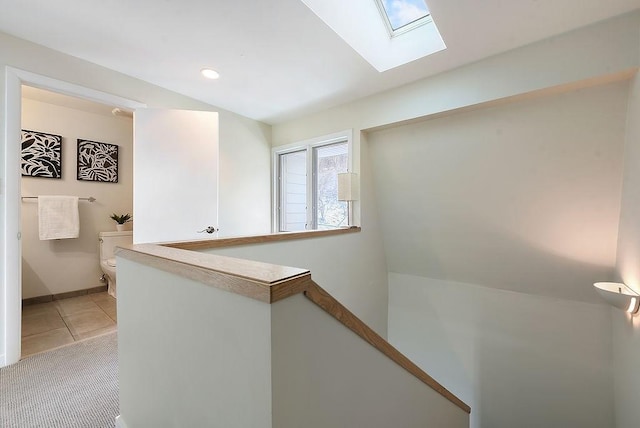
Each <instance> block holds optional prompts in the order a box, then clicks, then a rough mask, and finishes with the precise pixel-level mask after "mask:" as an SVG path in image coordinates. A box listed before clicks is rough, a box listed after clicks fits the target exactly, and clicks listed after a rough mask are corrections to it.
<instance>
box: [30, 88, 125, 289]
mask: <svg viewBox="0 0 640 428" xmlns="http://www.w3.org/2000/svg"><path fill="white" fill-rule="evenodd" d="M22 127H23V128H24V129H29V130H35V131H41V132H46V133H50V134H56V135H61V136H62V138H63V140H62V146H63V147H62V166H63V172H62V178H61V179H59V180H58V179H47V178H37V177H22V194H23V195H25V196H27V195H28V196H37V195H75V196H79V197H89V196H93V197H94V198H96V199H97V200H96V201H95V202H93V203H89V202H86V201H80V203H79V210H80V237H79V238H78V239H68V240H54V241H40V240H39V238H38V214H37V213H38V209H37V208H38V203H37V200H35V199H33V200H24V201H23V202H22V298H23V299H26V298H29V297H36V296H43V295H50V294H58V293H64V292H68V291H74V290H82V289H87V288H92V287H97V286H100V285H104V284H102V283H101V282H100V281H99V280H98V279H99V278H100V276H101V275H102V272H101V270H100V265H99V253H98V233H99V232H100V231H112V230H115V222H114V221H113V220H111V219H110V218H109V216H110V215H111V214H112V213H119V214H124V213H132V212H133V206H132V205H133V204H132V192H133V150H132V149H133V124H132V121H131V119H129V118H123V117H115V116H113V115H111V114H109V115H106V114H98V113H91V112H85V111H81V110H76V109H73V108H67V107H62V106H59V105H54V104H49V103H46V102H40V101H35V100H32V99H27V98H23V100H22ZM78 138H82V139H87V140H93V141H100V142H104V143H109V144H115V145H117V146H118V157H119V162H118V183H98V182H92V181H78V180H76V158H77V152H76V150H77V141H76V140H77V139H78Z"/></svg>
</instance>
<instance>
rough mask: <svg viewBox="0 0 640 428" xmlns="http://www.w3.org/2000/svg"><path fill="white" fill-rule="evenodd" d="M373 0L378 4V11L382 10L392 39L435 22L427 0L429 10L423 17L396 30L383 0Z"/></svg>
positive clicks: (382, 15)
mask: <svg viewBox="0 0 640 428" xmlns="http://www.w3.org/2000/svg"><path fill="white" fill-rule="evenodd" d="M373 1H374V3H375V4H376V6H378V11H379V12H380V15H381V17H382V20H383V21H384V24H385V27H387V31H388V32H389V37H390V38H392V39H393V38H394V37H397V36H400V35H402V34H405V33H407V32H409V31H411V30H414V29H416V28H418V27H421V26H423V25H427V24H431V23H433V18H431V10H429V6H428V5H426V2H425V5H426V6H427V11H428V13H427V14H426V15H425V16H423V17H422V18H418V19H416V20H415V21H411V22H409V23H407V24H405V25H403V26H401V27H398V28H397V29H395V30H394V29H393V25H391V19H390V18H389V14H388V13H387V10H386V8H385V7H384V4H383V3H382V0H373Z"/></svg>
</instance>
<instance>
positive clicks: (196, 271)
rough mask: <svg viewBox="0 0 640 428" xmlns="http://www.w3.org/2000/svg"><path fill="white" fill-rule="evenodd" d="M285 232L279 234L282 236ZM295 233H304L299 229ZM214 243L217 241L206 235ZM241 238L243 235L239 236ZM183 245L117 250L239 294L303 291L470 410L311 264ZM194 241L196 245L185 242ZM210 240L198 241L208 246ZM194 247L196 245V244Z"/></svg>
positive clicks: (275, 296) (275, 295)
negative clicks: (341, 298) (328, 286)
mask: <svg viewBox="0 0 640 428" xmlns="http://www.w3.org/2000/svg"><path fill="white" fill-rule="evenodd" d="M279 239H280V238H277V240H279ZM295 239H300V237H299V236H298V235H297V234H296V237H295ZM207 242H209V243H211V242H212V241H207ZM234 244H238V241H234ZM178 246H179V245H177V244H175V243H174V244H171V245H167V246H164V245H154V244H142V245H132V246H128V247H125V248H119V249H118V250H117V253H116V254H117V256H120V257H124V258H126V259H130V260H133V261H136V262H139V263H143V264H146V265H149V266H152V267H155V268H157V269H160V270H163V271H166V272H170V273H174V274H177V275H180V276H183V277H186V278H190V279H193V280H196V281H199V282H201V283H203V284H207V285H210V286H213V287H216V288H220V289H223V290H226V291H229V292H233V293H236V294H240V295H243V296H246V297H250V298H252V299H256V300H259V301H262V302H265V303H274V302H276V301H279V300H282V299H286V298H287V297H290V296H293V295H296V294H299V293H303V294H304V296H305V297H306V298H307V299H309V300H310V301H311V302H313V303H314V304H316V305H317V306H319V307H320V308H321V309H323V310H324V311H325V312H327V313H328V314H329V315H331V316H332V317H333V318H335V319H336V320H338V321H339V322H340V323H342V324H343V325H344V326H346V327H347V328H349V329H350V330H351V331H352V332H354V333H355V334H357V335H358V336H360V337H361V338H362V339H363V340H365V341H366V342H368V343H369V344H370V345H371V346H373V347H374V348H376V349H377V350H378V351H380V352H381V353H383V354H384V355H385V356H387V357H388V358H390V359H391V360H392V361H394V362H395V363H396V364H398V365H399V366H400V367H402V368H403V369H405V370H406V371H407V372H409V373H410V374H412V375H413V376H415V377H416V378H418V379H419V380H420V381H421V382H423V383H424V384H426V385H427V386H429V387H430V388H431V389H433V390H434V391H436V392H437V393H439V394H440V395H441V396H443V397H444V398H446V399H447V400H449V401H450V402H451V403H453V404H455V405H456V406H457V407H459V408H460V409H462V410H464V411H465V412H467V413H471V408H470V407H469V406H468V405H467V404H466V403H464V402H463V401H462V400H460V399H459V398H458V397H456V396H455V395H454V394H452V393H451V392H450V391H449V390H447V389H446V388H445V387H444V386H442V385H441V384H440V383H438V382H437V381H436V380H435V379H433V378H432V377H431V376H429V375H428V374H427V373H425V372H424V371H423V370H422V369H420V368H419V367H418V366H417V365H416V364H414V363H413V362H412V361H411V360H409V359H408V358H407V357H406V356H404V355H403V354H402V353H401V352H400V351H398V350H397V349H396V348H394V347H393V346H392V345H391V344H389V343H388V342H387V341H386V340H385V339H383V338H382V337H381V336H380V335H378V334H377V333H376V332H375V331H373V330H372V329H371V328H370V327H369V326H367V325H366V324H365V323H364V322H363V321H361V320H360V319H359V318H358V317H356V316H355V315H354V314H353V313H351V312H350V311H349V310H348V309H347V308H346V307H344V306H343V305H342V304H341V303H340V302H338V301H337V300H336V299H334V298H333V297H332V296H331V295H330V294H329V293H327V292H326V291H325V290H323V289H322V288H321V287H320V286H318V285H317V284H316V283H315V282H314V281H313V280H312V279H311V273H310V272H309V270H305V269H299V268H293V267H287V266H279V265H273V264H269V263H261V262H255V261H250V260H245V259H238V258H232V257H224V256H218V255H214V254H207V253H200V252H196V251H191V250H186V249H180V248H176V247H178ZM186 246H187V247H191V245H186ZM204 246H205V245H204V244H202V245H197V246H194V247H197V248H200V249H201V248H203V247H204ZM191 248H193V247H191Z"/></svg>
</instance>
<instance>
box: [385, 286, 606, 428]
mask: <svg viewBox="0 0 640 428" xmlns="http://www.w3.org/2000/svg"><path fill="white" fill-rule="evenodd" d="M610 332H611V314H610V310H609V308H608V307H607V306H605V305H595V304H589V303H581V302H572V301H568V300H562V299H555V298H549V297H543V296H532V295H528V294H523V293H515V292H510V291H502V290H495V289H491V288H485V287H479V286H474V285H469V284H462V283H455V282H449V281H440V280H432V279H428V278H421V277H417V276H410V275H401V274H395V273H391V274H389V337H390V342H391V344H392V345H394V346H396V347H397V348H398V349H399V350H400V351H401V352H403V353H404V354H405V355H407V356H408V357H409V358H410V359H412V360H413V361H414V362H416V364H418V365H419V366H420V367H421V368H422V369H423V370H425V371H426V372H427V373H429V374H430V375H431V376H433V377H434V378H435V379H436V380H437V381H439V382H441V383H442V384H443V385H444V386H445V387H446V388H448V389H449V390H450V391H451V392H453V393H454V394H456V395H457V396H458V397H460V399H462V400H463V401H465V402H466V403H467V404H469V405H470V406H471V409H472V410H471V427H473V428H480V427H490V428H511V427H521V428H529V427H530V428H538V427H580V428H589V427H592V428H605V427H612V426H613V425H614V412H613V378H612V366H611V364H612V351H611V348H612V343H611V335H610Z"/></svg>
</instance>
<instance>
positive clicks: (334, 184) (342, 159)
mask: <svg viewBox="0 0 640 428" xmlns="http://www.w3.org/2000/svg"><path fill="white" fill-rule="evenodd" d="M348 149H349V147H348V145H347V143H346V142H344V143H336V144H330V145H327V146H320V147H316V148H314V151H313V155H314V156H313V158H314V166H315V171H314V223H315V227H316V228H317V229H321V230H322V229H335V228H337V227H342V226H348V223H349V211H348V209H347V203H346V202H344V201H338V173H339V172H347V163H348V161H349V155H348Z"/></svg>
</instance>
